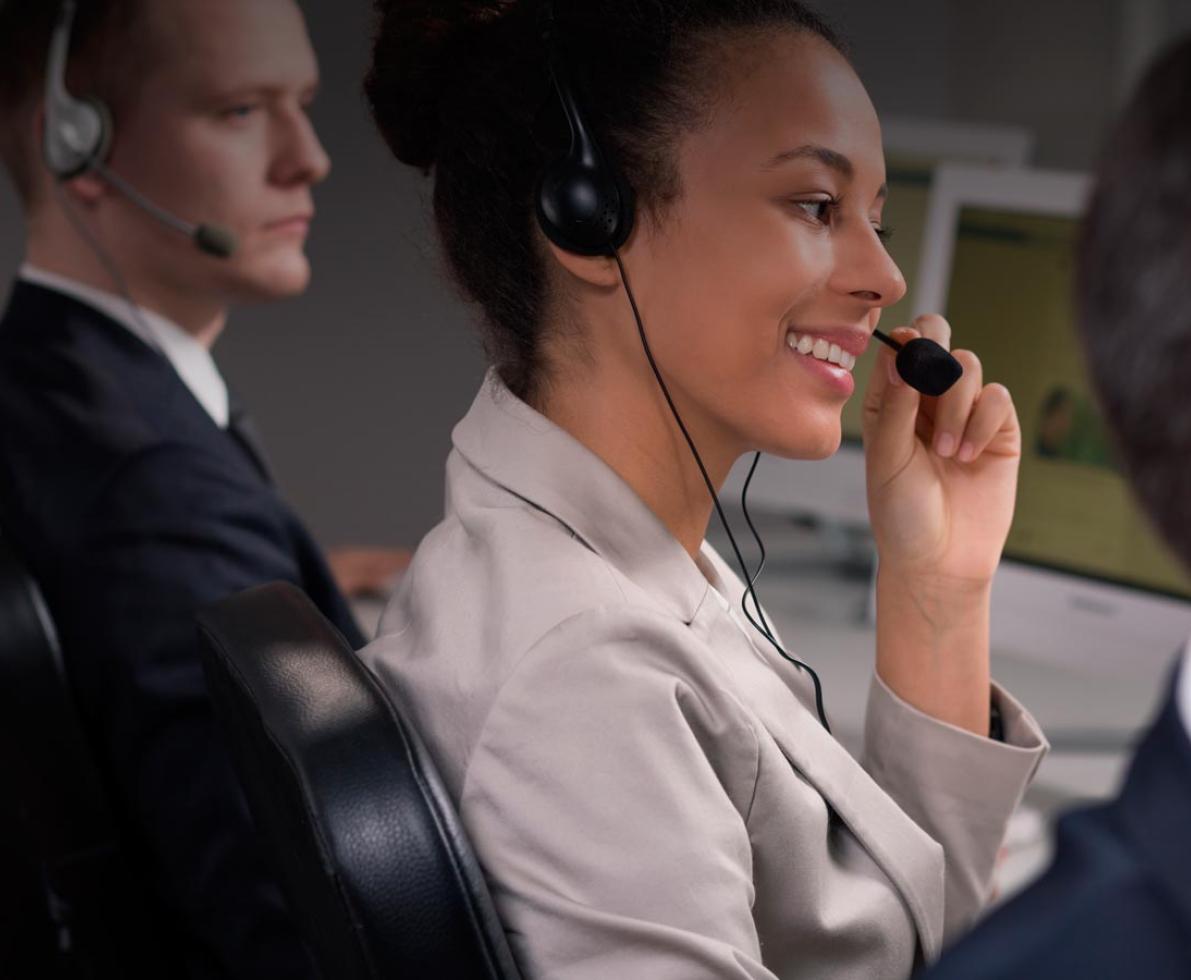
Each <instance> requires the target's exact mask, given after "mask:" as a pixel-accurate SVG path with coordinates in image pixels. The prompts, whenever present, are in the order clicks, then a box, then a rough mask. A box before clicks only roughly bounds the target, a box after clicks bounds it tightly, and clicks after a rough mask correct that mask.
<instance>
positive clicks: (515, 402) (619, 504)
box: [451, 370, 710, 623]
mask: <svg viewBox="0 0 1191 980" xmlns="http://www.w3.org/2000/svg"><path fill="white" fill-rule="evenodd" d="M451 438H452V441H453V443H454V445H455V448H456V449H457V450H458V451H459V453H460V454H461V455H462V456H463V457H464V458H465V459H466V460H467V461H468V462H469V463H470V464H471V465H472V466H473V467H475V468H476V469H477V470H479V471H480V472H481V473H483V474H484V476H486V477H487V478H488V479H490V480H492V481H493V482H495V483H497V484H499V485H500V486H502V487H504V488H505V489H506V490H508V491H509V492H510V493H513V494H516V495H517V496H518V497H520V498H522V499H523V500H525V501H526V502H528V503H529V504H530V505H531V506H533V507H536V508H537V509H538V510H541V511H544V512H545V513H547V514H549V515H551V516H552V517H554V518H555V519H556V520H558V521H559V522H560V523H562V524H563V525H565V526H566V527H567V528H568V530H570V531H571V533H573V534H574V535H576V536H577V537H578V538H580V539H581V540H582V541H583V542H584V543H585V544H586V545H587V546H588V547H589V548H591V549H592V550H593V551H594V552H596V554H598V555H600V557H602V558H603V559H604V560H605V561H607V562H608V563H609V564H611V565H613V566H614V567H615V568H617V569H618V570H620V571H621V572H623V573H624V574H625V575H626V576H628V577H629V578H630V579H631V580H632V581H634V582H635V583H637V584H638V585H639V586H641V587H642V588H643V589H645V590H646V591H648V592H649V593H650V594H651V595H653V596H655V597H657V598H658V599H659V601H660V602H661V603H662V604H663V606H664V607H665V608H666V609H667V610H668V611H669V612H671V613H672V614H673V615H675V616H677V617H678V618H679V619H681V620H682V621H683V622H684V623H689V622H690V621H691V620H692V619H693V618H694V616H695V613H696V611H697V610H698V608H699V605H700V603H702V601H703V599H704V597H705V596H706V595H707V592H708V589H709V588H710V585H709V584H708V582H707V579H706V578H704V576H703V573H702V572H700V571H699V569H698V567H697V566H696V565H695V563H694V562H693V561H692V560H691V557H690V555H688V554H687V553H686V551H685V550H684V549H683V547H682V545H680V544H679V543H678V540H677V539H676V538H675V537H674V536H673V535H672V534H671V533H670V532H669V530H668V529H667V528H666V526H665V525H664V524H663V523H662V522H661V521H660V520H659V519H658V517H657V516H656V515H655V514H654V513H653V511H651V510H650V509H649V507H648V506H647V505H646V504H645V502H644V501H643V500H641V498H640V497H638V496H637V494H636V492H635V491H634V490H633V489H632V487H630V486H629V485H628V484H627V483H625V481H624V480H622V479H621V478H620V476H618V475H617V473H616V472H615V471H614V470H613V469H612V468H611V467H610V466H609V465H608V464H607V463H605V462H604V461H603V460H602V459H600V458H599V457H598V456H597V455H596V454H595V453H593V452H592V451H591V450H590V449H588V448H587V447H586V446H584V445H583V444H582V443H580V442H579V441H578V440H577V439H575V438H574V437H573V436H571V435H570V434H568V433H567V432H565V431H564V430H563V429H561V428H559V427H558V426H557V425H555V424H554V423H553V422H551V421H550V420H549V419H548V418H546V417H545V416H544V415H542V414H540V413H539V412H537V411H535V410H534V409H533V408H531V407H530V406H529V405H527V404H526V403H525V402H523V401H521V400H520V399H519V398H517V397H516V396H515V395H514V394H513V393H512V392H511V391H509V389H508V388H507V387H506V386H505V385H504V383H503V382H502V381H501V380H500V378H499V376H498V375H497V374H496V372H495V371H494V370H490V371H489V372H488V374H487V376H486V377H485V379H484V383H483V384H482V385H481V386H480V391H479V394H478V395H476V399H475V401H474V402H473V403H472V406H471V409H470V410H469V411H468V413H467V415H465V416H464V417H463V419H462V420H461V421H460V422H459V424H458V425H457V426H456V427H455V430H454V432H453V433H452V436H451Z"/></svg>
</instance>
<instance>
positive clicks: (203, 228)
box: [194, 225, 236, 259]
mask: <svg viewBox="0 0 1191 980" xmlns="http://www.w3.org/2000/svg"><path fill="white" fill-rule="evenodd" d="M194 243H195V245H197V246H198V247H199V248H200V249H201V250H202V251H204V252H206V253H207V254H208V255H214V256H215V257H216V258H217V259H230V258H231V257H232V255H233V254H235V251H236V236H235V235H233V234H232V233H231V232H230V231H228V230H227V229H226V228H224V227H222V226H220V225H199V226H198V227H197V228H196V229H195V230H194Z"/></svg>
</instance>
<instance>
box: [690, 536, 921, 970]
mask: <svg viewBox="0 0 1191 980" xmlns="http://www.w3.org/2000/svg"><path fill="white" fill-rule="evenodd" d="M704 557H705V558H706V559H708V560H709V562H710V564H711V565H712V567H713V568H714V569H715V572H716V577H717V578H718V579H719V582H718V583H713V584H716V585H717V586H718V587H719V588H720V590H721V591H722V592H723V594H724V595H725V596H726V597H728V598H729V600H730V602H731V603H732V608H733V610H736V609H738V608H739V598H740V594H742V593H743V586H742V585H741V584H740V582H739V580H738V579H737V577H736V576H735V575H732V574H731V572H730V571H729V570H728V569H727V566H726V565H725V564H724V563H723V560H722V559H721V558H720V557H719V556H718V555H716V554H715V552H714V550H713V549H711V548H710V547H708V546H705V548H704ZM725 573H727V574H725ZM729 576H730V577H729ZM737 615H739V614H737ZM770 621H771V622H772V619H771V620H770ZM742 624H743V628H742ZM691 625H692V627H693V628H696V629H699V630H706V631H707V640H708V642H709V644H710V645H711V647H712V649H714V650H715V651H716V653H717V655H719V656H720V658H721V660H722V661H723V663H724V665H725V666H726V668H727V669H728V670H729V671H730V672H731V673H732V674H733V676H734V678H735V680H736V682H737V683H738V684H739V685H740V688H741V690H742V691H743V692H745V693H746V696H747V699H748V704H749V707H750V708H751V709H752V710H753V711H754V712H755V713H756V714H757V716H758V718H759V719H760V721H761V723H762V724H763V725H764V726H765V729H766V731H768V732H769V734H770V735H771V736H772V738H773V740H774V741H775V742H776V743H777V745H778V747H779V748H780V749H781V751H782V754H783V755H785V757H786V758H787V759H788V760H789V762H790V765H791V766H792V767H793V768H794V769H795V770H796V771H797V772H798V773H799V774H800V775H801V776H802V777H803V778H804V779H806V781H807V782H809V783H810V784H811V785H812V786H814V787H815V789H816V790H818V792H819V793H820V795H822V797H823V798H824V800H826V801H827V804H828V805H829V806H830V807H831V809H832V810H834V811H835V813H836V815H837V816H838V817H839V818H840V819H841V820H842V821H843V822H844V824H845V825H846V826H847V827H848V829H849V830H850V831H851V832H852V834H853V835H854V836H855V837H856V838H857V840H859V841H860V843H861V844H862V845H863V846H864V848H865V850H867V851H868V853H869V855H870V856H871V857H872V858H873V860H874V861H876V863H877V864H878V865H879V866H880V867H881V869H882V870H883V871H884V872H885V873H886V874H887V875H888V876H889V879H890V880H891V881H892V882H893V884H894V885H895V886H896V888H897V890H898V892H899V893H900V894H901V896H902V899H903V900H904V901H905V903H906V906H907V908H908V909H909V910H910V914H911V916H912V917H913V920H914V924H915V926H916V928H917V930H918V935H919V939H920V942H921V944H922V948H923V951H924V952H925V953H926V956H927V959H928V960H931V959H934V958H935V957H936V956H937V955H938V954H939V952H940V950H941V948H942V941H943V874H944V866H943V863H944V856H943V848H942V846H941V845H940V844H939V843H938V842H937V841H936V840H934V839H933V838H932V837H931V836H930V835H929V834H927V832H926V831H925V830H923V829H922V828H921V827H919V826H918V824H916V823H915V822H914V821H913V820H912V819H911V818H910V817H909V816H908V815H907V814H906V813H905V812H904V811H903V810H902V809H901V807H900V806H898V804H897V802H896V801H895V800H894V799H893V798H892V797H891V796H889V794H888V793H886V792H885V791H884V790H883V789H882V788H881V787H880V786H879V785H878V784H877V783H876V781H875V780H874V779H873V778H872V777H871V776H870V775H869V774H868V773H867V772H866V771H865V769H864V768H863V767H862V766H861V765H860V763H859V762H857V761H856V759H855V758H853V757H852V755H850V754H849V752H848V751H847V749H845V748H844V747H843V745H841V744H840V743H839V742H838V741H837V740H836V739H835V738H834V737H833V736H832V735H830V734H828V732H827V730H826V729H824V728H823V726H822V724H821V723H820V722H819V718H818V715H817V714H816V713H815V711H814V708H813V701H812V696H811V694H810V692H809V689H808V690H804V691H801V692H797V693H796V687H797V686H799V685H803V686H805V687H807V688H809V680H808V679H807V678H806V676H805V675H804V674H802V673H801V672H799V671H798V668H797V667H795V666H794V665H793V664H790V663H787V662H786V661H784V660H782V659H781V658H780V657H779V656H778V654H777V653H776V651H774V650H773V649H772V648H771V647H770V646H769V643H768V641H767V640H765V638H764V637H762V636H761V634H760V633H758V632H757V631H756V630H754V629H753V628H752V627H751V626H749V625H748V624H747V623H745V621H744V619H743V616H741V617H740V619H739V620H736V619H734V618H733V617H732V616H731V615H729V613H728V611H727V610H726V609H724V608H723V607H722V606H721V605H720V604H719V603H718V602H707V603H704V605H703V607H702V608H701V609H700V612H699V615H698V617H696V620H695V621H694V622H693V623H692V624H691ZM775 675H776V678H775ZM775 680H776V681H777V682H775ZM782 681H784V682H785V683H782Z"/></svg>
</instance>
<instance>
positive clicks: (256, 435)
mask: <svg viewBox="0 0 1191 980" xmlns="http://www.w3.org/2000/svg"><path fill="white" fill-rule="evenodd" d="M227 431H228V432H229V433H230V434H231V436H232V438H233V439H235V440H236V442H238V443H239V444H240V446H241V448H242V449H243V450H244V451H245V452H246V453H247V454H248V456H249V458H250V459H251V460H252V462H253V464H254V465H255V466H256V468H257V469H258V470H260V473H261V476H263V477H264V478H265V482H266V483H272V482H273V468H272V467H271V466H270V465H269V457H268V455H267V454H266V453H265V447H264V444H263V443H262V442H261V436H260V432H259V431H258V430H257V427H256V423H255V422H254V421H253V420H252V416H251V415H249V414H248V412H247V410H246V409H245V408H244V406H243V404H241V402H240V401H239V399H237V398H235V397H234V396H232V397H229V399H228V419H227Z"/></svg>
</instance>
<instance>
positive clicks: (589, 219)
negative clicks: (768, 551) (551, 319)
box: [534, 3, 831, 732]
mask: <svg viewBox="0 0 1191 980" xmlns="http://www.w3.org/2000/svg"><path fill="white" fill-rule="evenodd" d="M552 7H553V4H551V3H548V4H547V9H546V21H545V24H544V29H543V37H544V40H545V46H546V52H547V58H548V60H549V70H550V77H551V81H552V83H553V87H554V90H555V92H556V93H557V95H558V100H559V103H560V104H561V106H562V111H563V114H564V115H565V116H566V120H567V125H568V126H569V128H570V133H571V139H570V146H569V147H568V149H567V151H566V152H565V153H564V154H563V155H562V156H559V157H556V158H555V159H554V160H552V161H551V162H550V163H549V164H548V165H547V167H546V169H545V171H544V172H543V174H542V176H541V178H540V179H539V180H538V185H537V191H536V193H535V195H534V198H535V210H536V212H537V216H538V224H539V225H540V227H541V229H542V232H543V233H544V234H545V235H546V237H547V238H548V239H549V240H550V241H552V242H553V243H554V244H555V245H557V246H558V247H559V248H561V249H563V250H564V251H567V252H572V253H575V254H577V255H607V256H610V257H612V258H613V259H615V260H616V265H617V267H618V268H619V270H620V279H621V282H622V283H623V284H624V288H625V293H626V295H627V296H628V300H629V305H630V306H631V307H632V310H633V318H634V319H635V320H636V323H637V332H638V333H639V334H640V337H641V345H642V347H644V349H645V356H646V358H648V360H649V366H650V367H651V368H652V369H653V374H654V377H655V378H656V379H657V382H658V385H659V386H660V387H661V389H662V394H663V395H664V396H665V398H666V402H667V404H668V405H669V406H670V411H671V412H672V413H673V415H674V420H675V421H676V422H677V423H678V428H679V429H680V430H681V431H682V434H683V436H684V437H685V438H686V442H687V446H688V447H689V448H690V450H691V453H692V455H693V456H694V458H695V463H696V464H697V465H698V467H699V472H700V473H701V474H702V476H703V482H704V484H705V485H706V486H707V492H708V493H709V494H710V495H711V501H712V503H713V504H714V505H715V511H716V513H717V514H718V515H719V519H720V523H721V524H722V525H723V528H724V531H725V533H726V534H727V535H728V540H729V541H730V542H731V544H732V551H733V552H734V554H735V556H736V562H737V564H738V565H739V567H740V571H741V575H742V576H743V578H744V583H745V592H744V596H743V597H742V599H741V609H742V611H743V612H744V615H745V617H746V618H747V619H748V621H749V622H750V623H751V624H752V625H753V627H754V628H755V629H756V630H757V631H758V632H759V633H760V634H761V635H762V636H764V637H765V639H766V640H768V641H769V643H770V645H771V646H772V647H773V648H774V649H775V650H776V651H777V652H778V653H779V654H780V655H781V656H782V657H783V658H785V659H786V660H788V661H789V662H790V663H792V664H794V666H796V667H798V668H799V669H800V670H805V671H806V672H807V673H808V674H809V675H810V678H811V681H812V682H813V684H814V689H815V709H816V711H817V712H818V715H819V721H820V722H821V723H822V725H823V727H824V728H825V729H827V731H828V732H830V731H831V726H830V725H828V724H827V712H826V710H825V709H824V707H823V685H822V684H821V683H820V681H819V676H818V674H816V673H815V672H814V671H813V670H812V669H811V668H810V667H809V666H808V665H807V664H805V663H803V662H802V661H801V660H798V659H796V658H795V657H792V656H791V655H790V654H789V653H787V652H786V651H785V649H784V648H783V647H782V645H781V644H780V643H778V641H777V638H776V637H775V635H774V633H773V630H772V629H771V628H770V626H769V622H768V621H767V620H766V618H765V612H764V610H763V609H762V608H761V603H760V600H759V599H758V598H757V592H756V589H755V587H754V586H755V583H756V581H757V577H758V576H759V575H760V574H761V569H762V568H763V567H764V565H765V545H764V544H763V543H762V541H761V537H760V535H759V534H758V533H757V529H756V527H754V526H753V521H752V519H751V518H750V517H749V512H748V504H747V501H746V497H747V494H748V488H749V484H750V483H751V481H752V478H753V473H754V472H755V471H756V469H757V463H758V461H759V460H760V458H761V454H760V453H757V454H756V455H755V456H754V457H753V463H752V466H751V467H750V469H749V473H748V477H747V479H746V480H745V482H744V488H743V489H742V491H741V495H740V506H741V509H742V510H743V511H744V517H745V520H746V521H747V522H748V526H749V529H750V530H751V531H752V533H753V538H754V540H755V541H756V542H757V547H758V548H759V549H760V552H761V561H760V563H759V565H758V567H757V570H756V572H754V573H752V574H751V575H750V574H749V570H748V566H747V565H746V564H745V561H744V556H743V555H742V554H741V552H740V548H739V546H738V545H737V544H736V538H735V536H734V535H733V534H732V529H731V527H730V526H729V525H728V519H727V517H726V515H725V514H724V510H723V507H721V506H720V501H719V497H718V495H717V494H716V491H715V485H714V484H713V483H712V482H711V477H710V476H709V475H708V473H707V468H706V467H705V466H704V465H703V459H702V457H701V456H700V455H699V450H698V449H696V448H695V442H694V440H693V439H692V438H691V436H690V433H689V432H688V431H687V427H686V425H685V424H684V423H683V421H682V416H680V415H679V414H678V408H677V406H675V404H674V400H673V399H672V398H671V397H670V391H669V389H668V388H667V386H666V382H665V381H664V380H663V379H662V374H661V371H660V370H659V369H658V366H657V362H656V361H655V360H654V357H653V352H652V351H651V350H650V347H649V340H648V339H647V338H646V336H645V325H644V323H643V322H642V320H641V313H640V311H639V310H638V308H637V300H636V298H635V297H634V296H633V290H632V287H631V286H630V285H629V279H628V273H627V272H626V270H625V267H624V263H623V262H622V261H621V258H620V252H619V249H620V247H621V246H622V245H624V243H625V242H626V241H628V238H629V234H630V233H631V232H632V230H633V217H634V210H635V203H636V201H635V197H634V194H633V189H632V186H631V185H630V184H629V182H628V181H627V180H626V179H625V178H624V177H623V175H621V174H620V173H619V171H618V170H617V169H616V167H615V166H614V165H613V163H612V160H611V158H610V157H608V156H607V155H606V154H605V153H604V152H603V151H602V150H601V148H600V145H599V141H598V140H597V139H596V136H595V133H594V132H593V131H592V129H591V127H590V126H588V125H587V122H586V121H585V120H584V118H583V114H582V112H581V110H580V107H579V100H578V99H577V98H576V96H575V91H574V89H573V88H572V87H571V85H570V82H569V80H568V78H567V76H566V74H565V72H564V70H563V68H562V65H561V63H560V62H561V59H560V58H558V57H557V46H556V43H555V37H554V33H553V26H554V24H553V20H554V18H553V10H552ZM750 598H751V599H752V601H753V607H754V609H755V610H756V613H757V616H756V618H754V617H753V614H752V613H751V612H750V611H749V608H748V600H749V599H750Z"/></svg>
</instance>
